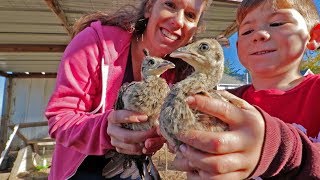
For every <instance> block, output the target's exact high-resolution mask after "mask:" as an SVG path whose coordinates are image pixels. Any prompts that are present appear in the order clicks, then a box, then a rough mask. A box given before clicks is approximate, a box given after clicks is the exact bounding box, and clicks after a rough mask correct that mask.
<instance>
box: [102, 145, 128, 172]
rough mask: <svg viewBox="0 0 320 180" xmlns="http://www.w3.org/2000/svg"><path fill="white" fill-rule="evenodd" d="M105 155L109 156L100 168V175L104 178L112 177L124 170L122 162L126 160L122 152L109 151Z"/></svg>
mask: <svg viewBox="0 0 320 180" xmlns="http://www.w3.org/2000/svg"><path fill="white" fill-rule="evenodd" d="M105 157H106V158H111V159H110V161H109V162H108V163H107V164H106V165H105V167H104V168H103V170H102V175H103V176H104V177H105V178H112V177H114V176H116V175H119V174H121V173H122V172H123V171H124V167H123V164H124V163H125V160H126V159H125V155H124V154H120V153H117V152H116V151H109V152H108V153H107V154H106V155H105Z"/></svg>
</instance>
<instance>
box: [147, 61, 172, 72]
mask: <svg viewBox="0 0 320 180" xmlns="http://www.w3.org/2000/svg"><path fill="white" fill-rule="evenodd" d="M172 68H175V65H174V64H173V63H172V62H170V61H167V60H163V61H162V62H161V63H160V64H159V66H158V67H157V68H156V69H153V70H152V71H151V74H153V75H161V74H162V73H164V72H166V71H167V70H168V69H172Z"/></svg>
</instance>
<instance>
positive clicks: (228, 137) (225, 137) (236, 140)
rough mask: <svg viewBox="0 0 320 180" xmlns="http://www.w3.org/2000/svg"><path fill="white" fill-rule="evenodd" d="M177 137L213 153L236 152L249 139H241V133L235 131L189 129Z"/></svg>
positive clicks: (242, 147) (190, 144)
mask: <svg viewBox="0 0 320 180" xmlns="http://www.w3.org/2000/svg"><path fill="white" fill-rule="evenodd" d="M178 139H179V140H180V141H182V142H184V143H186V144H188V145H189V146H192V147H194V148H196V149H201V150H202V151H204V152H207V153H214V154H225V153H232V152H237V151H240V150H242V149H244V148H245V147H246V146H249V145H250V144H249V142H250V141H243V140H242V139H243V138H242V136H241V134H239V133H238V132H237V131H232V132H230V131H226V132H204V131H197V130H190V131H188V133H186V134H179V135H178Z"/></svg>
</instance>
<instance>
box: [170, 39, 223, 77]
mask: <svg viewBox="0 0 320 180" xmlns="http://www.w3.org/2000/svg"><path fill="white" fill-rule="evenodd" d="M170 56H171V57H174V58H180V59H182V60H183V61H185V62H187V63H188V64H190V65H191V66H192V67H193V68H194V70H195V72H202V73H212V71H213V70H216V69H217V68H222V69H223V63H224V56H223V49H222V47H221V45H220V44H219V42H218V41H217V40H215V39H209V38H204V39H200V40H197V41H195V42H193V43H191V44H188V45H187V46H184V47H181V48H178V49H177V50H175V51H174V52H172V53H171V54H170Z"/></svg>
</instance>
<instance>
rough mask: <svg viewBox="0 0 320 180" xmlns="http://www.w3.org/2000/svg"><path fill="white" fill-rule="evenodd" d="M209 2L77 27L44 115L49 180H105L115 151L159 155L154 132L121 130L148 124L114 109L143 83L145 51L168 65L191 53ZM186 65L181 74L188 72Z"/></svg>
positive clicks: (153, 6) (157, 6)
mask: <svg viewBox="0 0 320 180" xmlns="http://www.w3.org/2000/svg"><path fill="white" fill-rule="evenodd" d="M208 1H209V0H143V1H142V4H141V6H140V9H138V10H134V11H128V10H124V9H122V10H120V11H118V12H116V13H115V14H113V15H111V16H107V15H105V14H103V13H95V14H92V15H89V16H85V17H83V18H82V19H80V20H79V21H78V22H77V23H76V24H75V28H74V32H75V33H74V35H75V36H74V38H73V39H72V41H71V42H70V44H69V45H68V47H67V48H66V50H65V52H64V55H63V57H62V60H61V63H60V67H59V70H58V76H57V82H56V87H55V90H54V92H53V94H52V97H51V99H50V101H49V103H48V107H47V109H46V116H47V118H48V121H49V133H50V135H51V137H53V138H55V139H56V147H55V151H54V155H53V161H52V166H51V172H50V175H49V179H66V178H72V179H77V178H78V177H79V176H80V177H82V178H85V176H86V175H88V176H87V177H86V178H90V179H94V178H97V179H101V178H102V176H101V171H102V168H103V165H104V164H105V163H106V161H107V160H105V158H104V157H103V155H104V154H105V153H106V152H107V151H108V150H109V149H116V150H117V151H118V152H120V153H125V154H132V155H139V154H142V153H144V154H151V153H154V152H155V151H157V150H158V149H160V148H161V146H162V144H163V142H164V141H163V140H162V138H161V137H159V136H158V135H157V133H156V130H155V129H152V130H149V131H139V132H132V131H128V130H126V129H123V128H121V127H120V123H132V122H140V121H145V120H146V119H147V117H146V116H145V115H143V114H138V113H137V112H130V111H126V110H117V111H115V110H113V109H112V107H113V104H114V102H115V99H116V96H117V92H118V90H119V88H120V86H121V85H122V84H123V83H124V82H131V81H138V80H140V79H141V75H140V67H141V61H142V59H143V57H144V54H143V51H142V49H144V48H147V49H148V50H149V52H150V55H152V56H159V57H164V56H166V54H169V53H171V52H172V51H173V50H175V49H177V48H178V47H181V46H184V45H186V44H187V43H188V42H189V41H190V40H191V39H192V37H193V36H194V34H195V33H196V31H197V29H199V28H198V26H199V21H200V18H201V15H202V13H203V11H204V10H205V8H206V6H208V5H209V4H210V3H209V2H208ZM180 63H182V62H179V63H178V65H177V66H178V68H177V69H176V70H175V71H179V70H181V69H183V68H185V67H183V66H182V65H180ZM179 67H180V68H179ZM165 77H166V79H167V81H168V82H174V81H176V80H178V79H179V77H177V76H175V72H174V71H173V72H169V73H167V74H166V75H165Z"/></svg>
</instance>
